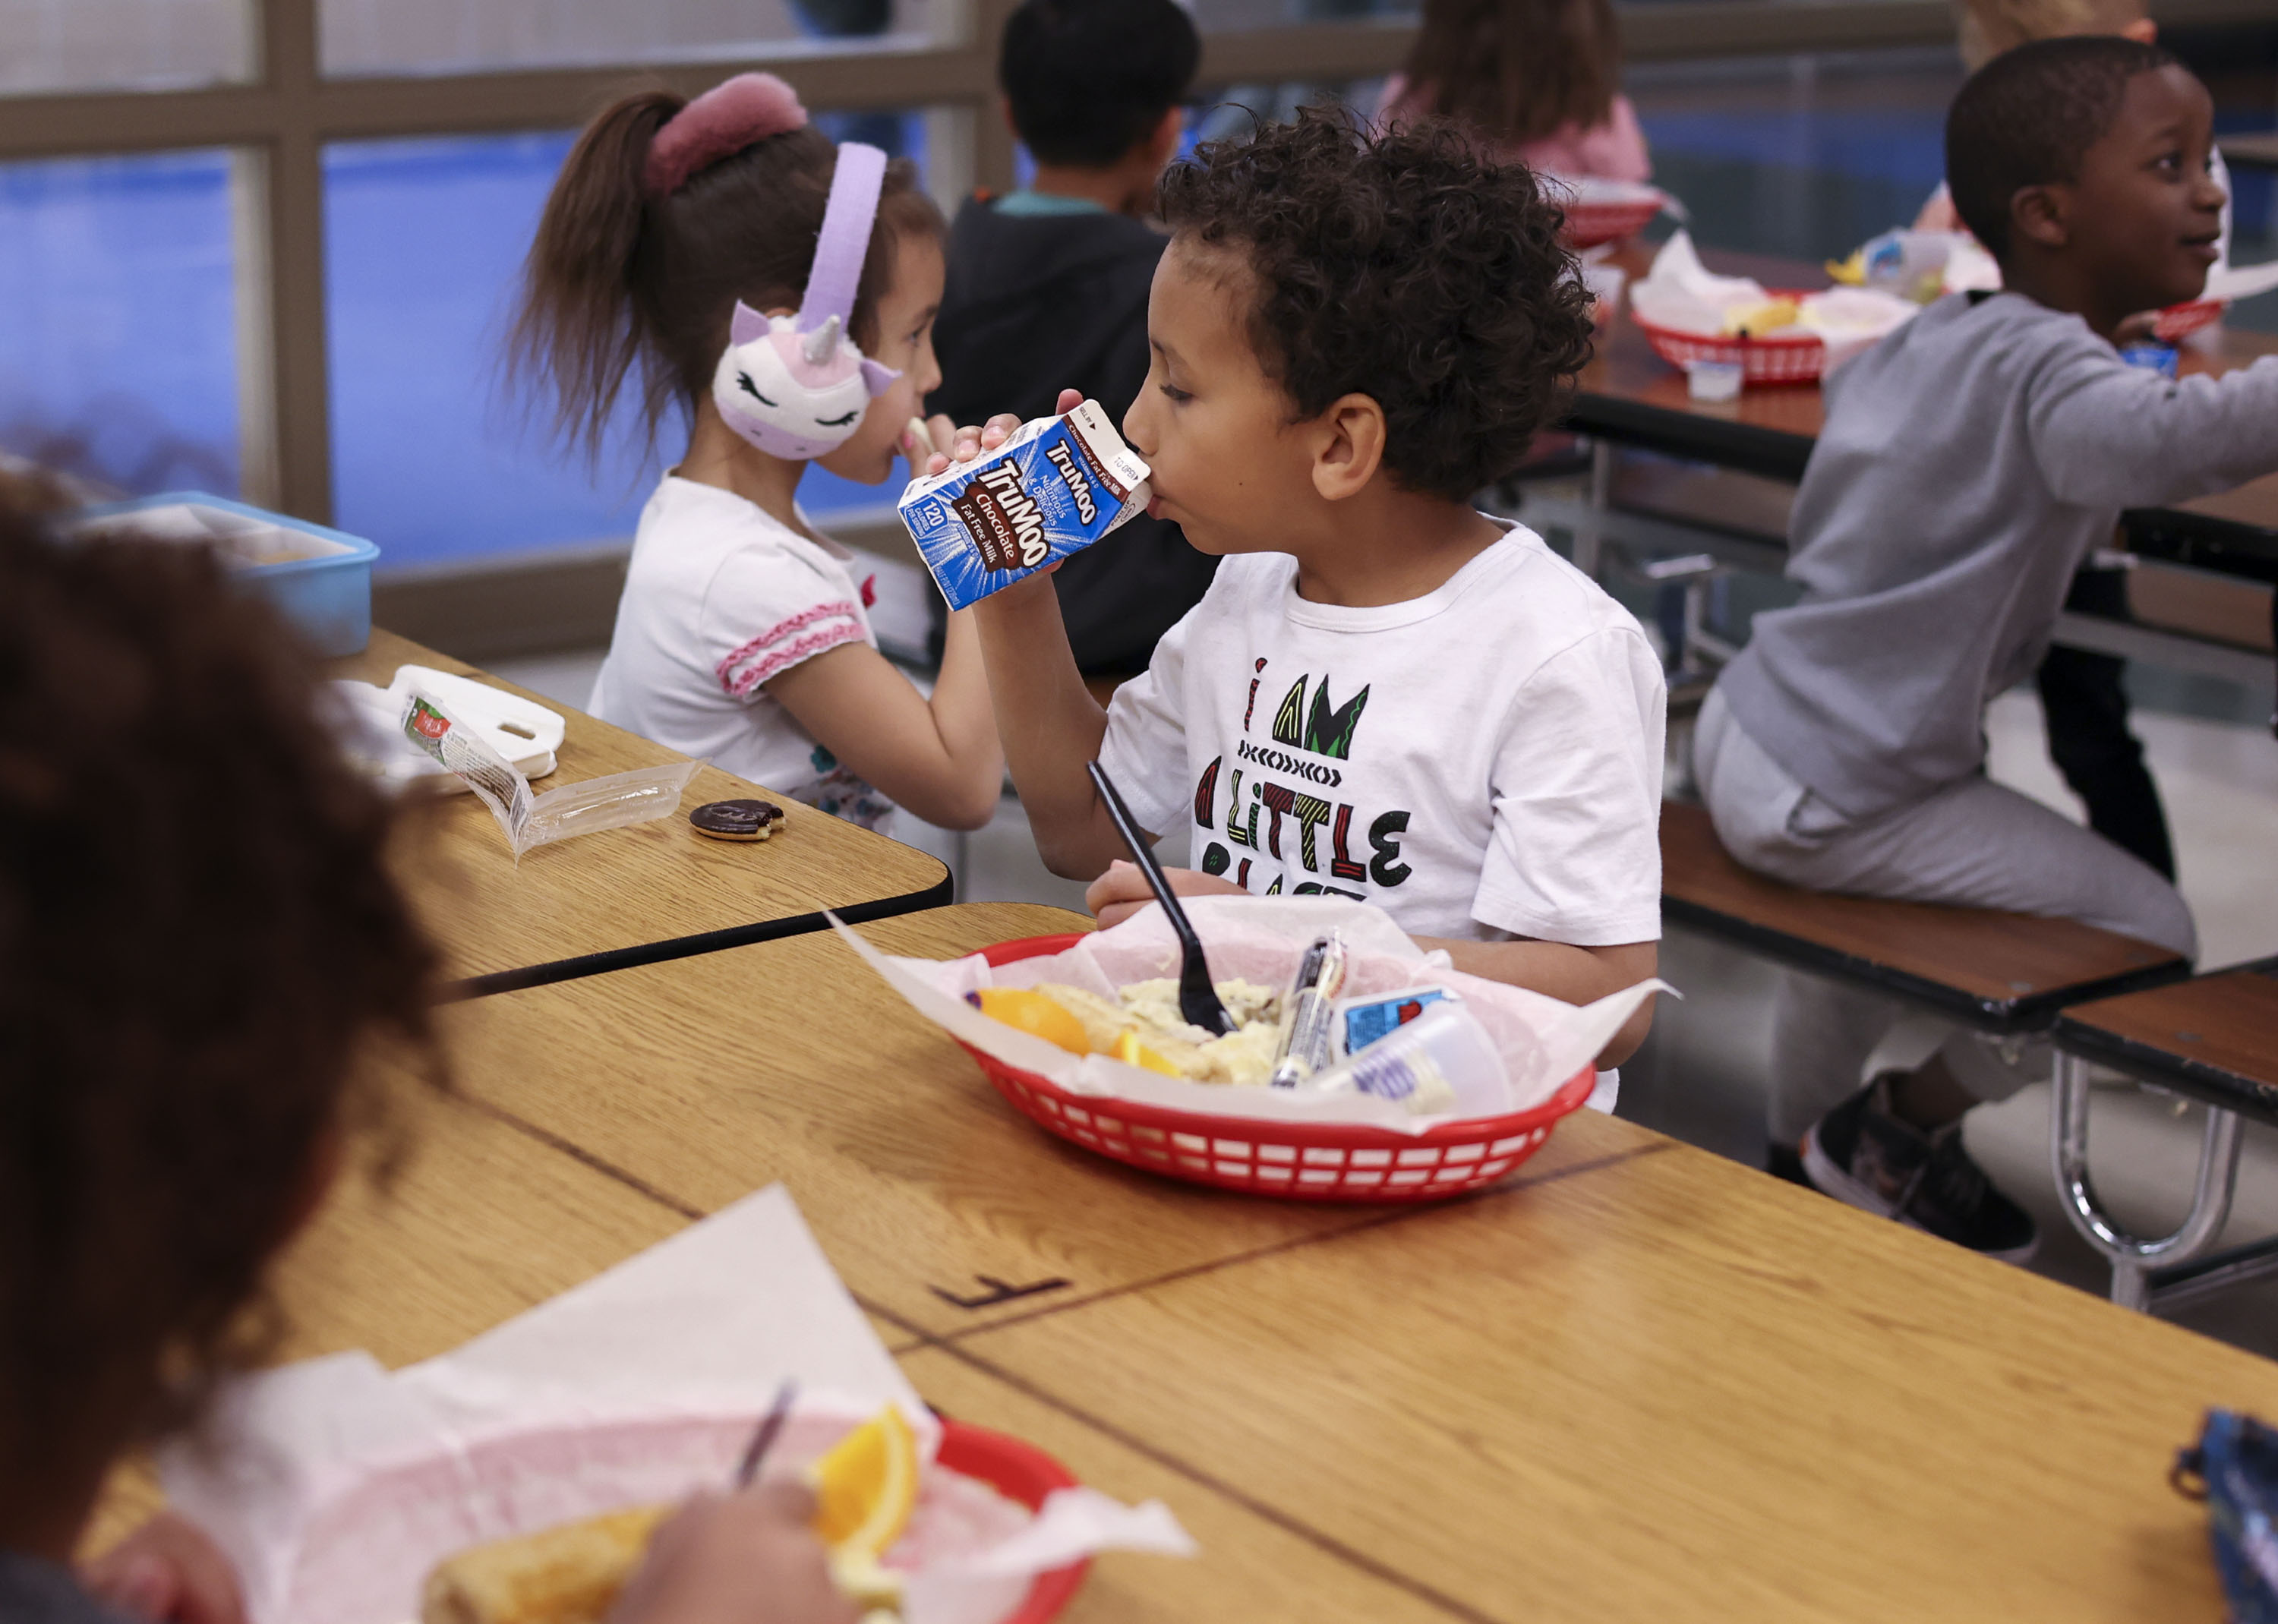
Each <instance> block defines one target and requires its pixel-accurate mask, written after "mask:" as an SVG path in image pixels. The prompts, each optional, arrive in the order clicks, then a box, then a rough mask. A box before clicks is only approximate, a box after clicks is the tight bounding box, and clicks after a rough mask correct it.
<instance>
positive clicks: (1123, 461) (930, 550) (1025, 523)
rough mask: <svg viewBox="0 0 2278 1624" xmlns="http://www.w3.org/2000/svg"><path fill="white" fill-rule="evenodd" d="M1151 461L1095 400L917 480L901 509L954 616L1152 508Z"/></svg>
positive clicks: (1017, 431)
mask: <svg viewBox="0 0 2278 1624" xmlns="http://www.w3.org/2000/svg"><path fill="white" fill-rule="evenodd" d="M1147 477H1148V469H1147V465H1146V463H1144V462H1143V461H1140V460H1139V458H1137V457H1136V456H1135V455H1133V454H1132V452H1131V449H1130V447H1128V446H1126V445H1125V444H1124V443H1123V437H1122V436H1121V435H1120V434H1118V433H1116V431H1115V425H1114V424H1113V423H1110V422H1109V421H1108V417H1107V413H1106V412H1105V410H1104V409H1103V408H1101V406H1100V404H1099V402H1098V401H1097V400H1086V401H1084V402H1083V404H1082V405H1081V406H1079V407H1077V408H1075V409H1074V411H1072V412H1069V413H1067V414H1066V416H1059V417H1039V418H1037V419H1036V420H1035V421H1034V422H1032V423H1022V424H1021V426H1020V427H1019V428H1018V429H1015V430H1014V431H1013V435H1012V438H1009V439H1007V440H1006V441H1005V443H1004V444H1003V445H1002V446H998V447H997V448H996V449H995V450H993V451H990V452H989V453H987V454H984V455H982V456H980V457H977V458H975V460H974V461H970V462H959V463H953V464H952V465H951V466H950V467H949V468H947V469H944V470H943V471H942V472H941V473H938V474H936V475H934V476H932V477H930V478H919V479H913V480H911V481H910V483H909V485H908V487H907V488H906V490H904V491H903V492H902V499H901V501H900V502H899V503H898V508H899V511H900V513H901V515H902V522H903V523H904V524H905V525H906V526H908V528H909V532H910V538H911V539H912V540H913V541H914V542H916V543H917V547H918V552H919V553H920V554H921V556H922V557H923V558H924V560H925V565H926V568H928V569H929V570H931V571H932V572H933V578H934V581H935V583H936V584H937V585H938V586H939V587H940V588H941V595H942V596H943V598H944V599H947V600H948V602H949V606H950V607H951V608H952V609H962V608H964V607H966V606H967V605H969V604H974V603H977V602H979V601H980V600H981V599H983V598H986V597H988V596H990V594H991V593H992V592H1001V591H1004V590H1005V588H1006V587H1008V586H1010V585H1012V584H1013V583H1014V582H1015V581H1021V580H1025V579H1026V578H1027V577H1028V576H1032V575H1034V574H1036V571H1038V570H1040V569H1042V568H1044V567H1045V566H1046V565H1048V564H1051V563H1055V562H1057V561H1058V560H1061V559H1064V558H1066V557H1067V556H1068V555H1069V554H1071V553H1080V552H1082V550H1083V549H1084V548H1086V547H1088V546H1089V545H1091V544H1092V543H1093V542H1095V541H1097V540H1098V539H1099V538H1101V537H1103V536H1105V535H1106V534H1107V532H1108V531H1110V530H1113V529H1114V528H1115V527H1116V526H1117V525H1119V524H1120V523H1122V522H1124V521H1125V520H1126V519H1128V518H1130V517H1131V516H1132V515H1134V514H1136V513H1139V512H1141V511H1143V509H1144V508H1145V507H1146V506H1147Z"/></svg>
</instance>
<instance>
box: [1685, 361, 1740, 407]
mask: <svg viewBox="0 0 2278 1624" xmlns="http://www.w3.org/2000/svg"><path fill="white" fill-rule="evenodd" d="M1744 377H1747V368H1745V367H1743V366H1742V365H1741V364H1740V363H1739V362H1737V361H1688V362H1686V363H1685V393H1687V394H1689V395H1691V396H1692V397H1693V399H1694V400H1709V401H1716V400H1739V398H1740V381H1741V379H1743V378H1744Z"/></svg>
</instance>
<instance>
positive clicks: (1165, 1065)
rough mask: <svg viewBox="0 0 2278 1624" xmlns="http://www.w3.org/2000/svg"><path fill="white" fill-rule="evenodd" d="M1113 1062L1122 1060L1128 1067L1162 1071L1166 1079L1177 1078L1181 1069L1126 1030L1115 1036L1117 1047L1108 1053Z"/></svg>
mask: <svg viewBox="0 0 2278 1624" xmlns="http://www.w3.org/2000/svg"><path fill="white" fill-rule="evenodd" d="M1107 1055H1108V1058H1109V1059H1111V1060H1120V1061H1121V1062H1122V1063H1123V1064H1125V1065H1128V1066H1143V1067H1145V1068H1146V1069H1147V1070H1148V1071H1160V1072H1161V1073H1162V1074H1163V1075H1164V1076H1166V1077H1176V1076H1178V1075H1179V1074H1180V1073H1179V1068H1178V1067H1176V1066H1174V1065H1173V1064H1171V1063H1170V1062H1169V1061H1167V1060H1166V1059H1164V1058H1163V1057H1162V1056H1160V1055H1158V1054H1157V1053H1156V1052H1155V1051H1154V1050H1153V1049H1151V1048H1148V1047H1147V1046H1146V1045H1145V1044H1144V1043H1142V1042H1141V1041H1139V1034H1138V1033H1135V1032H1133V1031H1130V1030H1129V1029H1128V1028H1127V1029H1125V1030H1124V1031H1122V1032H1119V1033H1116V1034H1115V1045H1114V1047H1113V1048H1110V1049H1109V1050H1108V1051H1107Z"/></svg>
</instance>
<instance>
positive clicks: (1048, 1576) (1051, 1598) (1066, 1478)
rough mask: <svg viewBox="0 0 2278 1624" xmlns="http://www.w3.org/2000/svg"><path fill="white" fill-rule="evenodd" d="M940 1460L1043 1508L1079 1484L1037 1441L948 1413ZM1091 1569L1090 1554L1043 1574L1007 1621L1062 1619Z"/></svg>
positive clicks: (1041, 1623)
mask: <svg viewBox="0 0 2278 1624" xmlns="http://www.w3.org/2000/svg"><path fill="white" fill-rule="evenodd" d="M934 1459H935V1460H937V1461H939V1462H940V1463H941V1464H942V1465H944V1466H945V1467H947V1468H949V1469H950V1470H951V1471H952V1472H959V1473H962V1474H963V1475H966V1476H967V1477H971V1478H975V1479H977V1480H978V1481H980V1482H982V1483H987V1484H988V1485H989V1486H990V1488H992V1489H994V1490H996V1491H997V1492H998V1493H999V1494H1001V1495H1003V1496H1004V1497H1005V1498H1006V1499H1008V1500H1011V1501H1013V1502H1014V1503H1015V1504H1018V1505H1021V1506H1027V1507H1028V1509H1029V1510H1030V1511H1041V1510H1043V1505H1044V1501H1045V1499H1046V1498H1047V1497H1048V1496H1050V1495H1051V1491H1053V1490H1055V1489H1073V1488H1074V1487H1075V1486H1076V1481H1075V1477H1074V1474H1072V1473H1071V1472H1069V1470H1068V1469H1067V1468H1066V1467H1064V1466H1062V1465H1061V1464H1060V1463H1059V1461H1057V1460H1053V1459H1052V1458H1051V1456H1050V1455H1048V1454H1046V1453H1045V1452H1043V1450H1041V1449H1038V1448H1037V1447H1036V1445H1033V1444H1024V1443H1022V1442H1021V1440H1020V1439H1019V1438H1016V1437H1005V1434H1003V1433H1001V1432H991V1431H990V1430H988V1429H987V1428H985V1427H969V1426H967V1425H966V1424H965V1423H964V1422H961V1421H951V1420H950V1419H948V1418H947V1417H946V1416H944V1417H943V1418H942V1423H941V1449H940V1451H939V1452H937V1453H936V1455H935V1456H934ZM1090 1570H1091V1559H1090V1558H1089V1557H1086V1558H1084V1559H1082V1560H1081V1561H1076V1562H1070V1563H1069V1564H1068V1565H1067V1566H1066V1567H1055V1568H1053V1569H1052V1570H1051V1572H1049V1573H1042V1574H1037V1575H1036V1579H1035V1581H1034V1582H1032V1583H1030V1585H1029V1586H1028V1595H1027V1596H1026V1597H1022V1598H1021V1606H1020V1611H1018V1612H1017V1613H1013V1614H1012V1615H1011V1616H1010V1617H1009V1618H1007V1619H1006V1620H1005V1624H1045V1620H1048V1619H1052V1618H1057V1617H1058V1616H1059V1612H1060V1609H1061V1608H1063V1607H1065V1606H1066V1605H1068V1599H1069V1597H1073V1596H1074V1594H1075V1592H1076V1587H1077V1586H1078V1585H1080V1584H1082V1582H1083V1576H1084V1574H1087V1573H1089V1571H1090Z"/></svg>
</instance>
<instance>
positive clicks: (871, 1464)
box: [811, 1405, 918, 1583]
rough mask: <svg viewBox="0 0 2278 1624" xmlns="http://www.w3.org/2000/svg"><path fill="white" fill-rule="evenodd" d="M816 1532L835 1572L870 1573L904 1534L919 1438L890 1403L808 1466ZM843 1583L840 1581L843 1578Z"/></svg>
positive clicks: (912, 1499) (847, 1574)
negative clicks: (811, 1465)
mask: <svg viewBox="0 0 2278 1624" xmlns="http://www.w3.org/2000/svg"><path fill="white" fill-rule="evenodd" d="M811 1473H812V1476H813V1480H814V1498H815V1502H816V1504H815V1512H814V1531H815V1533H816V1534H817V1535H818V1536H821V1538H822V1543H823V1544H826V1545H828V1546H829V1547H830V1564H831V1567H832V1570H833V1571H834V1572H837V1573H839V1574H842V1575H844V1576H845V1577H852V1576H854V1575H857V1574H862V1575H868V1574H870V1573H872V1572H874V1571H875V1569H876V1568H877V1566H878V1560H879V1559H880V1558H882V1557H883V1556H884V1555H885V1554H886V1552H888V1551H889V1550H891V1548H892V1547H893V1544H894V1542H895V1541H896V1540H898V1539H899V1538H900V1537H901V1536H902V1530H903V1529H905V1528H906V1527H907V1526H908V1525H909V1521H910V1510H911V1508H912V1507H913V1506H915V1505H916V1504H917V1499H918V1441H917V1435H916V1434H915V1433H913V1432H912V1431H911V1430H910V1423H909V1422H906V1421H905V1420H903V1419H902V1413H901V1411H899V1410H898V1409H896V1408H894V1407H892V1406H891V1405H889V1406H887V1407H885V1408H884V1409H883V1410H880V1411H879V1412H878V1413H877V1414H875V1415H874V1416H872V1417H871V1418H870V1419H869V1420H868V1421H866V1422H863V1423H862V1424H861V1425H860V1426H859V1427H857V1428H855V1429H854V1430H852V1432H850V1433H848V1434H847V1435H846V1436H845V1437H843V1438H841V1439H839V1440H838V1442H837V1444H835V1445H832V1446H831V1448H830V1452H829V1453H828V1454H826V1455H824V1456H823V1457H822V1460H818V1461H816V1462H815V1463H814V1467H813V1468H811ZM842 1583H843V1580H842Z"/></svg>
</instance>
